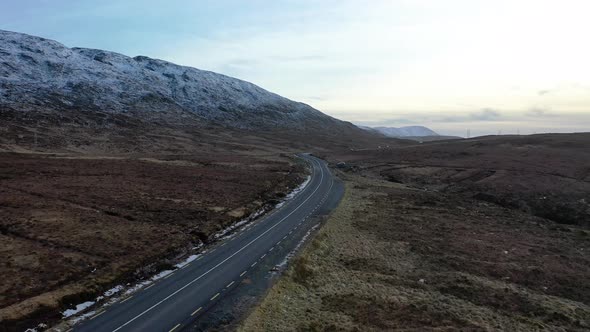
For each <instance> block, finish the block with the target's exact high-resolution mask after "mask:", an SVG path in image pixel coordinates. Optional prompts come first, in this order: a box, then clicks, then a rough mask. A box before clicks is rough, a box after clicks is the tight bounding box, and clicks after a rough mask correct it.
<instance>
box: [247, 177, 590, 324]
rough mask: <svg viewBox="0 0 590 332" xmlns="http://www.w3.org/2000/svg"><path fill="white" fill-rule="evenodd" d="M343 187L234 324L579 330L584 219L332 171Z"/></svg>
mask: <svg viewBox="0 0 590 332" xmlns="http://www.w3.org/2000/svg"><path fill="white" fill-rule="evenodd" d="M341 176H342V177H343V178H344V179H345V181H346V194H345V197H344V199H343V200H342V202H341V204H340V206H339V207H338V208H337V209H336V210H335V211H334V212H333V214H332V215H331V216H330V218H329V219H328V221H327V222H326V224H325V225H324V226H323V227H322V229H321V230H320V231H319V232H318V234H317V236H316V237H315V239H314V240H313V241H312V242H310V244H309V245H308V246H307V247H306V248H305V249H304V251H303V252H302V253H301V255H300V256H299V257H298V258H296V260H295V261H294V262H293V264H292V266H291V267H290V268H289V270H288V271H287V273H286V275H285V276H283V277H282V278H281V279H280V280H279V281H278V282H277V283H276V284H275V285H274V286H273V288H272V289H271V290H270V291H269V293H268V295H267V297H266V298H265V299H264V300H263V302H262V303H261V304H260V306H259V307H257V308H256V309H254V311H253V312H252V314H251V315H250V316H249V317H248V318H247V319H246V320H245V321H244V322H243V323H242V325H241V326H240V328H239V330H240V331H262V330H264V331H340V330H349V331H371V330H404V331H425V330H426V331H428V330H436V331H452V330H507V331H531V330H547V331H566V330H567V331H583V330H587V329H589V328H590V319H589V317H590V305H589V304H590V300H589V299H590V281H589V280H590V258H589V257H588V254H587V250H590V236H588V231H587V230H586V229H584V228H578V227H576V226H568V227H563V226H560V227H555V223H553V222H552V221H549V220H546V219H542V218H539V217H535V216H532V215H530V214H527V213H524V212H522V211H518V210H511V209H506V208H502V207H500V206H498V205H494V204H491V203H487V202H481V201H477V200H473V199H469V198H465V197H463V196H458V195H452V194H444V193H438V192H430V191H424V190H418V189H412V188H409V187H406V186H405V185H403V184H399V183H392V182H388V181H384V180H380V179H376V178H371V177H363V176H360V175H355V174H346V173H343V174H341Z"/></svg>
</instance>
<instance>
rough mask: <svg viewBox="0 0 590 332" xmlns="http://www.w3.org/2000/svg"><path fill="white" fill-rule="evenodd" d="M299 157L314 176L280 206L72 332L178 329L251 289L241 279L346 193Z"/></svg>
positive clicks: (322, 168) (320, 166)
mask: <svg viewBox="0 0 590 332" xmlns="http://www.w3.org/2000/svg"><path fill="white" fill-rule="evenodd" d="M301 157H302V158H303V159H305V160H306V161H307V162H308V163H309V165H310V166H311V169H312V173H311V179H310V180H309V182H308V184H307V186H306V187H305V188H304V189H303V190H302V191H301V192H299V193H298V194H297V195H296V196H295V197H293V198H292V199H290V200H288V201H287V202H286V203H285V204H284V205H283V206H282V207H280V208H279V209H277V210H275V211H273V212H271V213H270V214H269V215H266V216H265V217H263V218H261V219H260V220H258V221H255V222H254V224H253V225H252V226H251V227H248V228H246V229H244V230H243V231H241V233H238V234H237V235H236V236H234V237H232V238H230V239H228V240H226V241H223V242H221V243H219V244H218V245H216V246H215V247H213V248H211V249H209V250H208V251H207V252H206V253H205V254H203V255H201V256H199V258H198V259H196V260H194V261H192V262H190V263H188V264H187V265H185V266H183V267H182V268H180V269H177V270H175V271H174V272H173V273H171V274H170V275H167V276H166V277H165V278H162V279H160V280H158V281H155V282H154V283H153V284H150V285H147V286H146V287H144V288H143V289H142V290H139V291H137V292H135V293H134V294H132V296H129V297H127V298H122V299H121V300H120V301H119V302H118V303H115V304H113V305H111V306H108V307H106V308H103V309H99V310H98V311H97V312H96V314H95V315H94V316H93V317H91V318H89V319H87V320H84V321H82V322H80V323H78V324H77V325H75V326H74V327H73V331H92V332H97V331H99V332H100V331H108V332H118V331H121V332H123V331H165V332H168V331H180V330H182V329H183V328H185V327H187V326H189V325H191V324H192V323H194V322H195V321H196V320H198V319H199V315H201V314H202V313H203V312H205V311H207V310H208V309H210V308H211V307H213V306H215V304H216V303H218V302H219V301H223V298H224V295H225V294H228V292H231V291H232V290H233V289H234V288H235V287H247V286H248V285H246V284H243V283H242V281H243V280H244V279H246V278H248V275H249V273H250V272H251V271H252V270H253V269H255V268H256V265H257V264H259V265H262V264H263V263H265V264H267V265H268V263H269V262H265V259H267V260H268V259H271V258H273V259H276V255H273V256H274V257H267V255H268V256H270V255H269V253H270V252H272V251H273V250H278V249H281V250H282V251H281V252H285V253H287V252H289V250H292V249H293V247H294V246H295V245H296V244H297V243H298V242H299V241H300V240H301V238H302V237H303V235H304V234H305V232H302V229H308V228H310V227H311V220H313V217H314V215H317V214H319V213H320V212H322V211H320V210H323V212H327V211H326V210H327V209H329V207H328V205H329V204H327V202H330V201H332V202H334V201H337V200H339V199H340V195H341V194H342V191H341V190H336V187H335V186H334V178H333V176H332V174H331V173H330V170H329V169H328V167H327V166H326V164H325V162H324V161H322V160H321V159H318V158H316V157H313V156H311V155H308V154H303V155H301ZM332 205H334V204H332ZM283 258H284V257H282V258H281V259H283ZM270 263H272V264H276V263H278V262H270Z"/></svg>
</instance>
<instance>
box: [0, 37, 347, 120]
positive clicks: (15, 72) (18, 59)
mask: <svg viewBox="0 0 590 332" xmlns="http://www.w3.org/2000/svg"><path fill="white" fill-rule="evenodd" d="M0 41H2V43H1V46H0V105H2V106H6V107H12V108H15V109H19V108H27V107H28V108H38V107H41V108H47V107H51V108H54V109H59V108H65V109H69V108H80V109H84V110H95V111H100V112H106V113H110V114H126V113H127V114H128V113H130V112H138V113H142V112H143V113H146V112H148V113H160V114H159V116H158V117H159V118H163V119H165V120H166V121H169V122H176V123H184V122H185V121H186V119H187V118H194V120H198V121H197V122H202V123H201V124H203V123H208V124H215V125H220V126H224V127H230V128H238V129H260V128H287V129H296V130H305V129H310V128H312V129H318V128H324V129H330V130H336V131H342V130H344V131H350V130H353V131H354V130H355V129H354V127H353V126H352V124H350V123H347V122H344V121H341V120H338V119H335V118H332V117H330V116H328V115H326V114H324V113H322V112H320V111H318V110H316V109H314V108H312V107H311V106H309V105H307V104H304V103H301V102H296V101H292V100H289V99H287V98H285V97H282V96H279V95H278V94H275V93H272V92H270V91H267V90H265V89H263V88H261V87H259V86H257V85H255V84H253V83H250V82H247V81H243V80H240V79H236V78H232V77H229V76H226V75H223V74H218V73H214V72H211V71H205V70H200V69H197V68H192V67H187V66H181V65H177V64H174V63H171V62H168V61H164V60H159V59H152V58H149V57H147V56H135V57H128V56H125V55H122V54H119V53H115V52H110V51H104V50H98V49H89V48H77V47H73V48H68V47H66V46H64V45H63V44H61V43H59V42H57V41H53V40H49V39H45V38H41V37H36V36H30V35H25V34H21V33H16V32H10V31H3V30H0ZM162 112H167V113H168V114H166V116H162V115H164V114H162ZM150 115H151V116H153V115H155V114H150ZM148 117H149V116H148Z"/></svg>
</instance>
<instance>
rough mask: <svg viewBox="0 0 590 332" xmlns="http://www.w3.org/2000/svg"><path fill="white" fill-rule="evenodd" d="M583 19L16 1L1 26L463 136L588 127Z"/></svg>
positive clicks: (579, 5)
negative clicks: (208, 72)
mask: <svg viewBox="0 0 590 332" xmlns="http://www.w3.org/2000/svg"><path fill="white" fill-rule="evenodd" d="M589 15H590V1H587V0H579V1H576V0H559V1H558V0H556V1H552V0H546V1H544V0H510V1H504V0H493V1H484V0H445V1H441V0H391V1H379V0H363V1H361V0H359V1H353V0H321V1H320V0H298V1H295V0H291V1H280V0H266V1H262V0H258V1H257V0H240V1H238V0H216V1H196V0H190V1H189V0H186V1H180V0H167V1H153V0H130V1H125V0H101V1H94V0H70V1H66V0H19V1H2V2H1V3H0V29H5V30H12V31H18V32H24V33H29V34H34V35H38V36H42V37H46V38H51V39H55V40H57V41H59V42H62V43H64V44H66V45H67V46H70V47H73V46H79V47H90V48H99V49H106V50H111V51H116V52H120V53H123V54H126V55H129V56H135V55H147V56H150V57H155V58H161V59H164V60H168V61H172V62H175V63H178V64H182V65H188V66H193V67H196V68H200V69H207V70H212V71H215V72H219V73H223V74H226V75H230V76H234V77H238V78H241V79H244V80H247V81H250V82H253V83H255V84H258V85H260V86H262V87H263V88H266V89H268V90H271V91H273V92H276V93H279V94H281V95H283V96H285V97H288V98H290V99H294V100H298V101H303V102H305V103H308V104H310V105H312V106H314V107H315V108H317V109H319V110H321V111H323V112H325V113H328V114H330V115H332V116H335V117H338V118H340V119H343V120H348V121H352V122H355V123H359V124H366V125H386V126H405V125H417V124H418V125H426V126H429V127H431V128H432V129H434V130H436V131H438V132H440V133H442V134H452V135H462V136H465V135H466V133H467V131H468V130H470V132H471V135H481V134H496V133H498V132H502V133H516V132H517V131H519V132H520V133H534V132H571V131H590V42H588V38H589V37H588V33H589V32H590V19H589Z"/></svg>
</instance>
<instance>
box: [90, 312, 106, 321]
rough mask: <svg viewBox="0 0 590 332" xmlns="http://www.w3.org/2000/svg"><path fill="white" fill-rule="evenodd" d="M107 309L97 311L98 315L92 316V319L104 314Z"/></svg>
mask: <svg viewBox="0 0 590 332" xmlns="http://www.w3.org/2000/svg"><path fill="white" fill-rule="evenodd" d="M105 311H106V310H103V311H101V312H99V313H97V314H96V315H94V316H92V317H90V319H95V318H96V317H98V316H100V315H102V314H104V312H105Z"/></svg>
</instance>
